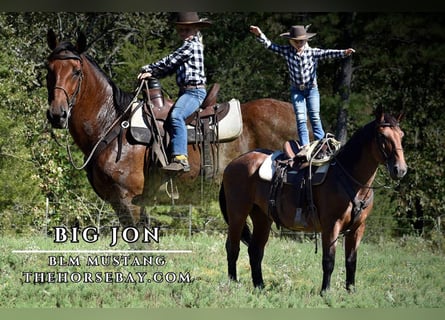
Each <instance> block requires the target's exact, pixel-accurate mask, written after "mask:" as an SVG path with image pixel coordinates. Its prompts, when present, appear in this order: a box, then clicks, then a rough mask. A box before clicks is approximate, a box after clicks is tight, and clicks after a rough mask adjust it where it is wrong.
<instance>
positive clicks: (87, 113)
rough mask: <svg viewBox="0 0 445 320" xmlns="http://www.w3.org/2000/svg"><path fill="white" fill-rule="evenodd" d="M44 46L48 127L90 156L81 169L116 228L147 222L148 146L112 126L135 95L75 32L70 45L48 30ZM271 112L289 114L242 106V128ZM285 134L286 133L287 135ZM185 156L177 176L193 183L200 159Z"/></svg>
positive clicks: (267, 103) (265, 103)
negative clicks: (109, 210)
mask: <svg viewBox="0 0 445 320" xmlns="http://www.w3.org/2000/svg"><path fill="white" fill-rule="evenodd" d="M47 42H48V46H49V48H50V49H51V50H52V52H51V53H50V55H49V57H48V59H47V77H46V80H47V90H48V104H49V108H48V110H47V118H48V120H49V122H50V124H51V125H52V127H54V128H59V129H63V128H68V129H69V132H70V134H71V135H72V137H73V140H74V142H75V144H76V145H77V146H78V147H79V148H80V150H81V151H82V153H83V154H84V155H85V158H87V157H89V155H91V153H92V152H93V151H95V152H94V155H93V157H92V158H91V160H90V161H89V162H88V164H87V165H86V166H85V170H86V173H87V178H88V180H89V182H90V184H91V185H92V187H93V189H94V191H95V192H96V193H97V194H98V196H99V197H100V198H101V199H103V200H105V201H106V202H108V203H110V204H111V206H112V207H113V209H114V211H115V212H116V214H117V216H118V218H119V222H120V224H121V225H122V226H134V225H137V224H145V223H146V220H147V219H146V216H145V208H144V205H145V204H146V203H147V202H148V201H149V200H146V198H150V196H148V194H149V193H151V192H153V190H157V186H156V185H153V183H150V182H151V181H152V180H151V177H153V176H159V174H160V172H159V171H160V170H159V168H158V167H157V166H154V165H150V163H151V162H150V161H151V152H150V146H147V145H143V144H137V143H135V142H134V141H133V140H132V139H131V137H130V135H129V134H127V133H128V130H127V129H125V128H122V127H121V126H120V123H118V124H117V125H115V124H116V120H119V119H121V118H122V120H128V115H125V114H124V111H125V109H126V107H127V106H128V105H129V103H130V102H131V101H132V99H133V96H134V93H128V92H124V91H123V90H121V89H120V88H118V86H117V85H116V84H115V83H114V82H113V81H111V79H109V78H108V77H107V76H106V75H105V73H104V72H103V71H102V70H101V68H100V67H99V66H98V65H97V63H96V62H95V61H94V60H93V59H92V58H91V57H90V56H89V55H87V54H86V53H85V50H86V38H85V35H84V34H82V33H79V35H78V38H77V42H76V43H75V44H72V43H71V42H67V41H63V42H59V40H58V39H57V37H56V35H55V33H54V32H53V31H52V30H48V34H47ZM275 108H283V110H285V112H284V113H283V110H278V111H277V112H278V115H280V116H283V119H281V120H280V119H277V121H281V122H280V123H283V121H288V119H289V117H290V116H292V114H293V111H292V107H291V105H290V104H289V103H284V102H279V101H276V100H272V99H260V100H258V101H252V102H249V103H247V105H246V107H244V105H243V104H242V105H241V110H242V116H243V121H244V125H245V126H246V124H247V123H250V122H251V120H249V119H255V118H256V117H258V119H263V118H264V119H266V118H267V115H266V114H251V113H252V112H256V111H257V110H258V109H265V110H269V112H271V111H272V110H274V109H275ZM125 117H126V118H125ZM269 119H270V118H269ZM293 122H295V121H293ZM247 125H248V124H247ZM293 125H294V131H293V132H296V129H295V124H293ZM271 126H272V124H271V123H267V124H264V127H265V128H267V127H271ZM284 127H285V128H287V129H288V130H289V131H290V129H289V127H291V128H292V124H291V125H290V126H289V125H284ZM110 129H112V130H111V131H109V132H110V133H109V134H108V135H106V137H104V135H105V134H106V133H107V132H108V130H110ZM120 130H121V131H120ZM119 131H120V133H119ZM258 131H259V130H255V129H254V128H246V127H245V128H244V129H243V134H242V136H244V137H243V138H242V139H241V140H240V141H242V143H243V144H245V145H249V147H250V146H252V145H251V144H250V143H249V142H247V141H251V140H252V141H253V139H252V138H254V137H252V135H255V134H256V132H258ZM116 132H117V133H116ZM277 132H278V131H277ZM290 134H291V133H289V132H288V133H287V136H289V135H290ZM271 137H272V135H271ZM285 138H286V137H284V136H283V137H275V138H274V139H275V141H279V140H280V141H284V140H283V139H285ZM119 139H121V141H120V142H119V141H118V140H119ZM99 140H100V141H102V142H101V143H100V144H99V147H98V148H97V149H96V150H93V149H94V148H95V146H96V144H97V142H98V141H99ZM268 140H269V139H265V140H264V141H265V142H267V141H268ZM257 142H258V141H257ZM257 142H255V143H254V144H253V146H254V147H259V145H255V144H256V143H257ZM229 144H230V146H229ZM221 145H225V144H221ZM227 145H228V147H227V148H228V149H227V153H230V154H231V155H234V156H237V155H239V153H236V152H237V150H239V148H240V145H239V142H238V141H237V140H235V141H233V142H231V143H227ZM266 145H270V144H267V143H266ZM188 153H189V162H190V165H191V170H190V172H188V173H185V174H183V175H181V176H180V177H179V179H181V181H184V182H186V183H187V182H189V181H190V182H193V181H194V179H195V178H196V177H197V176H198V175H199V172H200V160H201V158H200V151H199V149H198V148H196V147H195V146H194V145H189V146H188ZM221 159H224V160H221V161H222V162H221V164H220V165H225V164H226V163H227V162H228V158H227V157H225V156H223V155H222V156H221ZM221 171H222V170H221ZM149 178H150V179H149ZM155 183H156V180H155ZM141 197H142V198H144V200H143V201H142V202H143V203H141V202H139V201H135V200H136V199H140V198H141Z"/></svg>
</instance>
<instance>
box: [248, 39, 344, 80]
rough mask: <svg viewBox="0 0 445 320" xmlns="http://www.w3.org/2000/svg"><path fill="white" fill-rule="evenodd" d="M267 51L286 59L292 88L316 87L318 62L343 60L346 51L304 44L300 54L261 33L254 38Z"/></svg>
mask: <svg viewBox="0 0 445 320" xmlns="http://www.w3.org/2000/svg"><path fill="white" fill-rule="evenodd" d="M256 38H257V40H258V41H259V42H260V43H262V44H263V45H264V46H265V47H266V48H267V49H269V50H271V51H273V52H275V53H277V54H279V55H281V56H282V57H284V59H286V63H287V67H288V69H289V75H290V82H291V85H292V86H294V87H297V88H298V87H299V86H300V85H306V86H310V85H317V65H318V61H319V60H323V59H333V58H343V57H345V56H346V50H334V49H319V48H311V47H309V45H308V44H307V43H306V45H305V47H304V50H303V52H302V53H301V54H299V53H298V52H297V50H296V49H295V48H294V47H293V46H291V45H278V44H275V43H272V42H271V41H270V40H269V39H268V38H267V37H266V36H265V35H264V34H263V33H262V34H261V35H260V36H259V37H256Z"/></svg>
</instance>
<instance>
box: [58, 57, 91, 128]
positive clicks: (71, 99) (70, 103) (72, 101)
mask: <svg viewBox="0 0 445 320" xmlns="http://www.w3.org/2000/svg"><path fill="white" fill-rule="evenodd" d="M52 60H78V61H79V62H80V65H81V66H83V62H82V58H81V57H79V56H76V55H61V54H58V55H55V56H54V57H52ZM79 72H80V73H79V80H78V81H77V87H76V90H74V92H73V94H72V95H71V97H70V95H69V94H68V92H67V90H66V89H65V88H64V87H61V86H54V90H56V89H58V90H62V92H63V93H64V94H65V98H66V102H67V105H68V111H67V114H66V121H65V128H68V121H69V118H70V116H71V110H72V109H73V107H74V105H75V103H76V98H77V95H78V94H79V92H80V87H81V85H82V79H83V72H82V68H81V69H80V71H79Z"/></svg>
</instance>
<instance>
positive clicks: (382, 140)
mask: <svg viewBox="0 0 445 320" xmlns="http://www.w3.org/2000/svg"><path fill="white" fill-rule="evenodd" d="M394 127H399V123H396V124H391V123H389V122H381V123H379V124H377V127H376V129H378V128H394ZM375 139H376V143H377V147H378V149H379V151H380V153H381V155H382V157H383V162H384V164H385V166H386V167H388V165H389V160H390V159H391V158H392V157H393V156H394V154H395V153H396V151H403V148H396V147H395V146H393V148H392V150H391V153H390V154H388V153H387V152H386V150H385V148H384V146H385V145H386V141H387V140H388V139H387V138H386V136H385V135H384V134H383V133H380V132H379V133H377V135H376V137H375Z"/></svg>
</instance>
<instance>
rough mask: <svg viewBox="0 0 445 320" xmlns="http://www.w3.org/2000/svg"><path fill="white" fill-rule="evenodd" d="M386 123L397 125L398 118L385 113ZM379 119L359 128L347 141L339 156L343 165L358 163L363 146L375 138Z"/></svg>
mask: <svg viewBox="0 0 445 320" xmlns="http://www.w3.org/2000/svg"><path fill="white" fill-rule="evenodd" d="M383 122H384V123H387V124H389V125H391V126H397V125H398V122H397V120H396V119H395V118H394V117H392V116H391V115H389V114H385V115H384V120H383ZM378 124H379V123H377V120H374V121H371V122H369V123H368V124H366V125H364V126H363V127H361V128H359V129H357V131H355V132H354V134H353V135H352V137H351V138H350V139H349V140H348V141H347V142H346V144H345V145H344V146H343V147H342V148H341V149H340V152H339V153H338V156H337V157H338V158H339V159H340V161H341V163H342V165H344V166H352V165H353V164H355V163H357V162H358V161H359V160H360V157H361V156H362V150H363V147H364V146H366V145H368V144H369V143H371V141H372V140H373V139H375V134H376V126H377V125H378Z"/></svg>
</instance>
